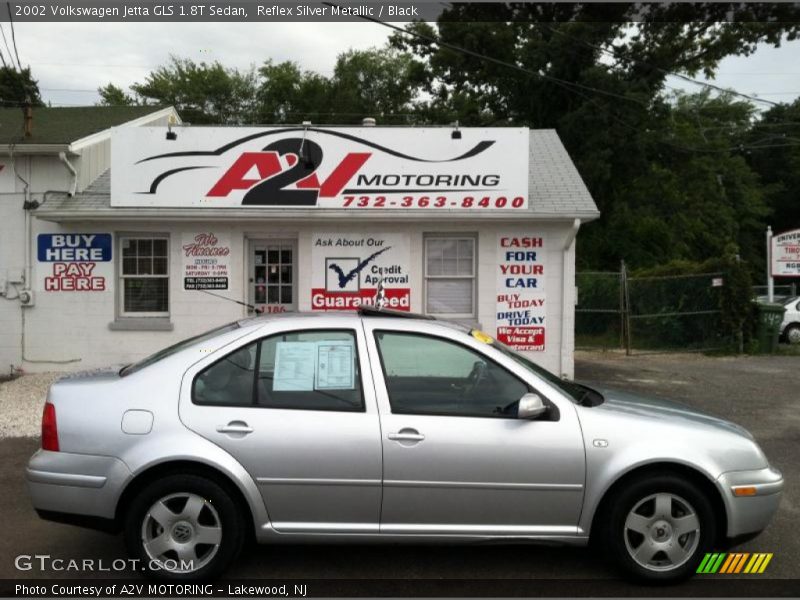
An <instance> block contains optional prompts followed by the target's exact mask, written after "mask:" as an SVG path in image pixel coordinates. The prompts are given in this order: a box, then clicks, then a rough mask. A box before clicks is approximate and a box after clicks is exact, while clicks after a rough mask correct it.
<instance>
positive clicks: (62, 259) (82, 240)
mask: <svg viewBox="0 0 800 600" xmlns="http://www.w3.org/2000/svg"><path fill="white" fill-rule="evenodd" d="M36 256H37V258H38V260H39V262H40V263H45V264H46V266H45V265H42V267H43V268H40V269H39V272H40V273H41V274H42V277H41V278H40V289H42V290H44V291H45V292H104V291H105V290H106V288H107V285H106V279H107V278H108V277H111V274H112V269H113V267H112V265H111V234H110V233H40V234H39V236H38V238H37V255H36Z"/></svg>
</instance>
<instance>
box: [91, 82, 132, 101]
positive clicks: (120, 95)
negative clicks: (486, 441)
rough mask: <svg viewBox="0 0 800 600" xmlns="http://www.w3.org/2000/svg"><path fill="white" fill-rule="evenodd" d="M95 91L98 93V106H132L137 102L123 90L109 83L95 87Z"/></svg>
mask: <svg viewBox="0 0 800 600" xmlns="http://www.w3.org/2000/svg"><path fill="white" fill-rule="evenodd" d="M97 93H98V94H100V102H98V103H97V104H98V105H99V106H134V105H135V104H138V103H137V101H136V99H135V98H133V97H132V96H129V95H128V94H126V93H125V91H124V90H123V89H122V88H120V87H117V86H116V85H114V84H113V83H109V84H107V85H105V86H103V87H99V88H97Z"/></svg>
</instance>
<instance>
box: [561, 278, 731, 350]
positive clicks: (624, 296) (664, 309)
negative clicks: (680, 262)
mask: <svg viewBox="0 0 800 600" xmlns="http://www.w3.org/2000/svg"><path fill="white" fill-rule="evenodd" d="M576 282H577V286H578V305H577V307H576V311H575V346H576V348H579V349H597V348H602V349H609V350H612V349H620V350H625V351H626V353H628V354H632V353H633V352H636V353H643V352H669V351H676V350H680V351H704V350H714V349H717V348H721V347H723V346H724V345H725V340H724V336H722V335H721V333H720V332H721V329H722V327H721V323H720V316H721V310H720V293H721V290H722V285H723V284H724V281H723V276H722V274H721V273H702V274H695V275H668V276H658V277H634V276H630V275H629V274H628V273H627V270H626V269H625V266H624V264H623V265H622V266H621V268H620V271H619V272H598V271H589V272H579V273H577V274H576Z"/></svg>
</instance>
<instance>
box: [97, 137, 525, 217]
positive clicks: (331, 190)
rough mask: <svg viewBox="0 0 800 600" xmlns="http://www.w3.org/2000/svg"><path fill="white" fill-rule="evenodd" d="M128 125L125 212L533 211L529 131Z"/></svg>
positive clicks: (121, 201) (122, 147) (123, 157)
mask: <svg viewBox="0 0 800 600" xmlns="http://www.w3.org/2000/svg"><path fill="white" fill-rule="evenodd" d="M176 131H177V139H175V140H167V139H165V132H166V129H165V128H163V127H127V128H120V129H117V130H115V131H114V133H113V134H112V140H111V168H112V173H113V176H112V178H111V205H112V206H119V207H156V206H157V207H198V208H239V207H250V208H264V209H268V208H318V209H326V208H329V209H348V210H353V211H356V210H367V209H369V210H386V209H395V210H437V209H439V210H443V209H444V210H459V211H460V210H469V211H476V210H477V211H481V210H508V211H514V210H524V209H526V208H527V207H528V137H529V136H528V130H527V129H525V128H496V129H489V128H475V129H472V128H468V129H461V130H460V134H461V135H460V137H457V138H454V137H453V135H452V132H453V130H452V129H450V128H435V129H423V128H380V127H360V128H319V127H281V128H266V129H265V128H231V127H224V128H223V127H190V128H189V127H187V128H179V129H177V130H176Z"/></svg>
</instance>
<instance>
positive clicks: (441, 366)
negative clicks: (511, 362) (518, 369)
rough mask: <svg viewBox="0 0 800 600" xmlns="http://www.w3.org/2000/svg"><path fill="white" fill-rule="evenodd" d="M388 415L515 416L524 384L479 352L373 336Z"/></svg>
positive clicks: (431, 340) (414, 338)
mask: <svg viewBox="0 0 800 600" xmlns="http://www.w3.org/2000/svg"><path fill="white" fill-rule="evenodd" d="M376 341H377V345H378V350H379V352H380V355H381V361H382V364H383V369H384V379H385V381H386V389H387V393H388V395H389V401H390V403H391V407H392V412H393V413H396V414H420V415H426V414H427V415H452V416H464V417H515V416H516V406H517V403H518V401H519V399H520V398H521V397H522V396H523V395H524V394H525V393H527V392H528V391H530V390H529V388H528V386H527V385H526V384H525V383H524V382H522V381H521V380H519V379H518V378H517V377H515V376H514V375H512V374H511V373H509V372H508V371H506V370H505V369H504V368H503V367H501V366H499V365H498V364H497V363H495V362H494V361H492V360H491V359H489V358H487V357H486V356H483V355H482V354H480V353H478V352H476V351H474V350H472V349H470V348H467V347H465V346H462V345H460V344H457V343H454V342H452V341H449V340H445V339H442V338H436V337H431V336H427V335H419V334H414V333H405V332H389V331H378V332H376Z"/></svg>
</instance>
